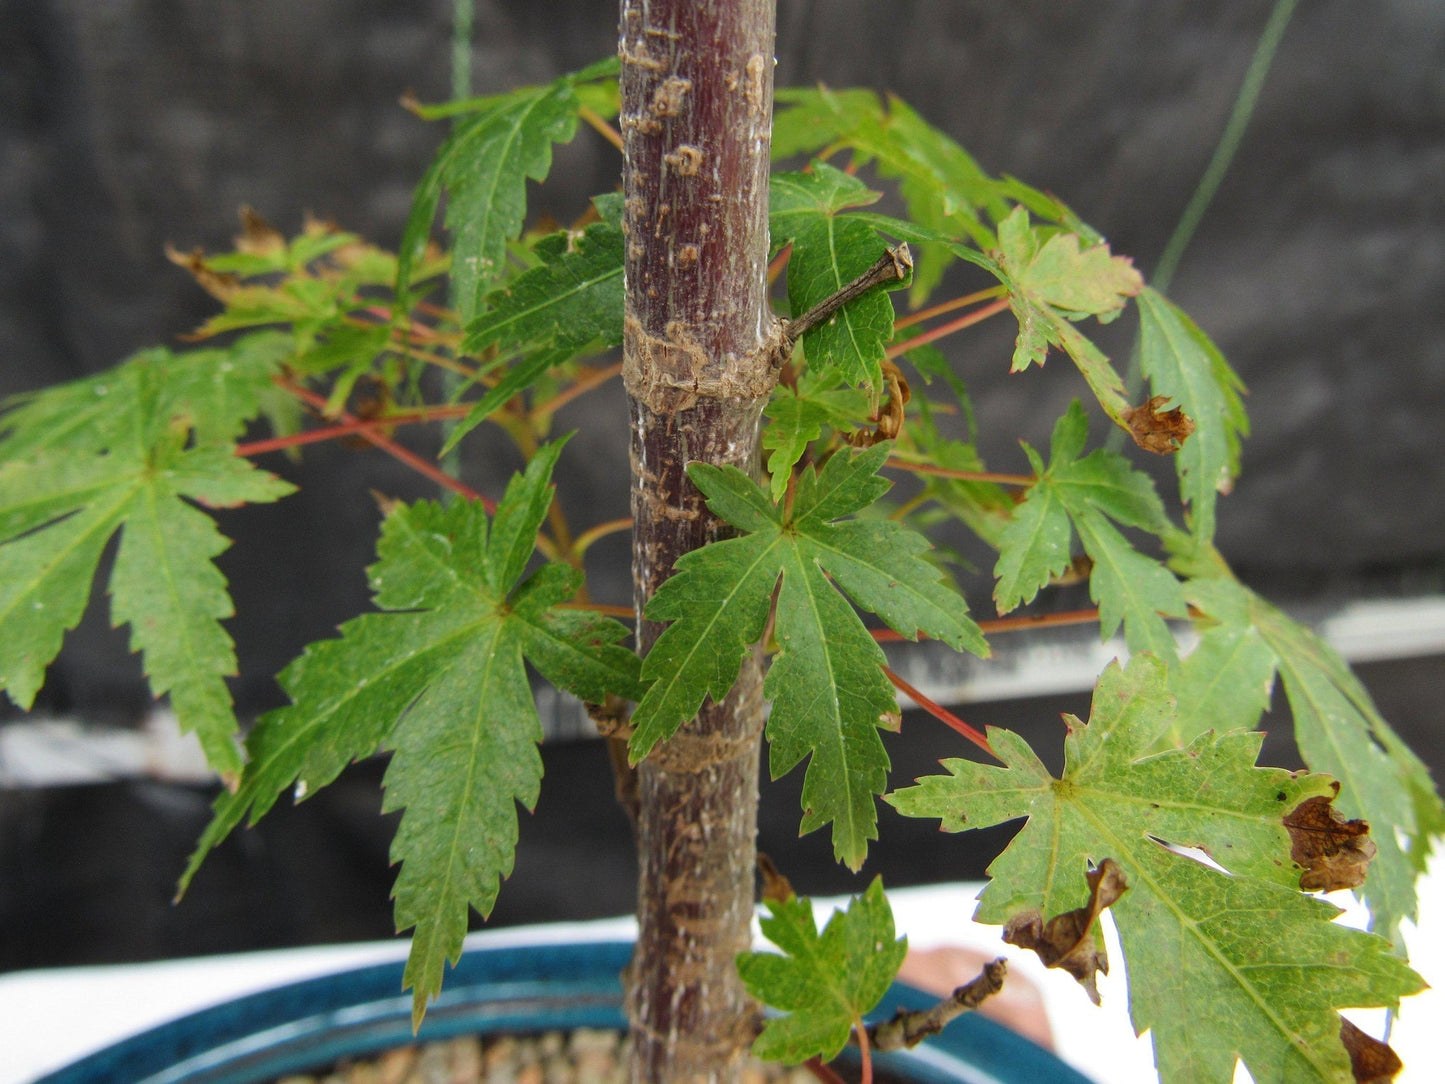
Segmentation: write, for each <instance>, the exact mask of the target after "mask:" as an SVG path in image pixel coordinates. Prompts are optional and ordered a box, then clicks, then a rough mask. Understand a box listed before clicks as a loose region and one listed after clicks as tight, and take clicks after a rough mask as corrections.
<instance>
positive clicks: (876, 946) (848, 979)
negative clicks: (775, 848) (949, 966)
mask: <svg viewBox="0 0 1445 1084" xmlns="http://www.w3.org/2000/svg"><path fill="white" fill-rule="evenodd" d="M768 910H769V911H770V912H772V917H771V918H764V919H763V920H762V929H763V936H764V937H766V938H767V939H768V940H769V941H771V942H772V943H773V944H775V945H777V946H778V948H780V949H782V950H783V953H784V955H777V954H775V953H769V952H745V953H742V954H741V955H740V956H739V957H738V973H739V974H740V975H741V976H742V980H743V985H744V986H745V987H746V988H747V991H748V993H749V994H751V995H752V996H753V997H755V998H757V999H758V1000H759V1001H761V1002H762V1003H763V1004H765V1005H768V1006H770V1007H772V1008H774V1009H778V1010H781V1011H782V1012H783V1013H784V1014H786V1015H783V1016H777V1017H773V1018H771V1019H769V1020H768V1021H767V1022H766V1023H765V1024H764V1025H763V1032H762V1034H761V1035H759V1036H758V1038H757V1041H756V1042H754V1043H753V1053H754V1054H755V1055H756V1056H758V1057H760V1058H764V1059H766V1060H768V1061H780V1062H785V1063H787V1064H790V1065H798V1064H801V1063H802V1062H805V1061H807V1060H808V1059H809V1058H821V1059H822V1060H823V1061H831V1060H832V1059H833V1058H835V1057H837V1056H838V1053H839V1051H841V1050H842V1049H843V1047H844V1046H845V1045H846V1044H847V1042H848V1035H849V1033H850V1032H851V1031H852V1030H853V1029H854V1028H855V1027H858V1028H861V1027H862V1026H863V1017H864V1015H865V1014H866V1013H869V1012H871V1011H872V1010H873V1009H874V1008H875V1007H876V1006H877V1004H878V1002H880V1001H881V1000H883V995H884V994H885V993H887V992H888V987H889V985H890V984H891V983H892V982H893V978H894V976H895V975H897V974H898V969H899V967H901V966H902V964H903V957H904V956H905V955H906V954H907V952H908V939H907V938H906V937H900V938H898V939H896V940H895V939H894V936H893V935H894V929H893V910H892V908H890V907H889V906H888V900H887V898H886V897H885V896H884V895H883V881H882V880H881V879H880V878H876V877H875V878H874V879H873V883H872V884H870V885H869V886H868V889H867V891H866V892H864V893H863V894H862V895H861V896H858V897H856V898H854V899H853V900H852V902H850V903H849V904H848V909H847V910H846V911H835V912H834V913H833V916H832V917H831V918H829V919H828V924H827V925H826V926H825V927H824V928H823V931H822V933H821V934H819V932H818V927H817V925H816V923H815V922H814V919H813V905H812V904H811V903H810V902H809V901H808V900H806V899H800V898H799V897H797V896H789V897H788V898H787V899H786V900H776V899H769V900H768Z"/></svg>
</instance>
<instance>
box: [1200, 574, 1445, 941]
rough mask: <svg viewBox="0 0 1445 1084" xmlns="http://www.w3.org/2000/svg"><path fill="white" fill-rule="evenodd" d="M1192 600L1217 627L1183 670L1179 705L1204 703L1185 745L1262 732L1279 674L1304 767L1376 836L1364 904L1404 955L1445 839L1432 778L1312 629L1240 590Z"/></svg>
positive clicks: (1214, 590) (1225, 588)
mask: <svg viewBox="0 0 1445 1084" xmlns="http://www.w3.org/2000/svg"><path fill="white" fill-rule="evenodd" d="M1189 597H1190V601H1191V602H1192V603H1193V604H1194V605H1195V606H1196V607H1197V608H1198V609H1199V610H1200V611H1201V613H1202V614H1204V615H1205V616H1206V619H1207V621H1208V624H1207V625H1206V627H1205V630H1204V632H1203V635H1202V636H1201V638H1200V644H1199V647H1198V648H1196V649H1195V652H1194V654H1192V655H1191V656H1190V657H1189V658H1188V659H1186V660H1185V663H1184V679H1183V684H1182V685H1181V686H1180V688H1179V691H1180V695H1181V697H1185V696H1195V697H1198V698H1199V701H1200V703H1199V704H1198V705H1190V704H1189V701H1188V700H1183V701H1182V702H1183V703H1185V704H1186V705H1188V708H1187V709H1186V710H1187V711H1188V714H1187V716H1186V720H1187V721H1186V722H1185V725H1184V726H1183V727H1182V728H1181V733H1182V734H1183V735H1184V736H1186V737H1187V736H1188V735H1189V734H1191V733H1192V732H1195V731H1197V730H1199V729H1200V728H1201V727H1203V726H1204V725H1205V724H1206V722H1207V720H1210V719H1212V720H1213V722H1212V724H1210V725H1214V726H1219V727H1232V726H1252V725H1253V724H1254V721H1256V720H1257V719H1258V718H1259V714H1260V711H1261V710H1262V709H1263V707H1264V706H1265V705H1266V704H1267V703H1268V700H1269V689H1270V686H1271V684H1272V682H1273V678H1274V674H1275V673H1276V672H1278V674H1279V676H1280V678H1281V679H1282V681H1283V684H1284V691H1285V695H1286V697H1287V698H1288V700H1289V705H1290V711H1291V714H1292V715H1293V716H1294V727H1295V740H1296V742H1297V743H1298V745H1299V750H1300V755H1301V756H1302V757H1303V758H1304V761H1305V763H1306V764H1308V765H1309V766H1310V768H1311V769H1313V770H1315V771H1322V772H1328V773H1329V774H1330V775H1332V776H1334V777H1335V778H1337V779H1339V780H1340V782H1341V783H1342V784H1343V790H1342V791H1341V793H1340V797H1339V799H1338V801H1337V802H1336V803H1335V804H1336V805H1337V806H1338V808H1339V810H1340V812H1341V814H1343V815H1344V816H1346V817H1352V818H1353V817H1358V818H1361V819H1363V820H1366V821H1368V822H1369V823H1370V824H1371V825H1373V826H1376V827H1377V829H1378V830H1377V831H1376V832H1375V833H1374V836H1373V838H1374V841H1375V845H1376V847H1377V848H1378V854H1377V855H1376V857H1375V861H1374V862H1373V863H1372V865H1371V866H1370V871H1369V875H1368V877H1367V878H1366V880H1365V884H1364V887H1363V889H1362V890H1361V893H1360V894H1361V895H1362V896H1363V898H1364V900H1365V903H1366V904H1367V905H1368V906H1369V908H1370V915H1371V920H1372V921H1371V927H1372V928H1373V929H1375V930H1376V931H1378V932H1379V933H1380V934H1382V935H1383V936H1385V937H1387V938H1389V939H1390V940H1391V941H1393V942H1395V943H1396V944H1399V941H1400V938H1399V924H1400V922H1401V920H1403V919H1407V918H1408V919H1414V918H1415V917H1416V912H1417V909H1418V907H1417V901H1416V895H1415V879H1416V877H1417V876H1418V874H1419V873H1420V871H1422V870H1423V869H1424V865H1425V859H1426V858H1427V857H1428V856H1429V853H1430V850H1431V844H1432V839H1433V837H1435V836H1438V835H1440V834H1442V832H1445V806H1442V803H1441V801H1440V798H1439V796H1438V795H1437V794H1436V791H1435V787H1434V784H1433V783H1432V782H1431V780H1430V772H1429V769H1428V768H1426V767H1425V765H1424V764H1423V763H1422V762H1421V761H1420V759H1419V757H1417V756H1416V755H1415V754H1414V753H1413V752H1411V751H1410V750H1409V748H1408V747H1406V745H1405V743H1404V742H1403V741H1401V739H1400V737H1399V735H1398V734H1396V733H1395V731H1394V730H1393V729H1392V728H1391V727H1390V725H1389V724H1388V723H1387V722H1386V721H1385V720H1384V719H1383V718H1382V717H1381V715H1380V713H1379V710H1378V709H1377V708H1376V707H1375V705H1374V702H1373V701H1372V700H1371V699H1370V695H1369V693H1368V692H1367V691H1366V690H1365V688H1364V686H1363V685H1361V684H1360V682H1359V680H1358V679H1357V678H1356V677H1355V676H1354V674H1353V673H1351V672H1350V669H1349V667H1348V666H1347V665H1346V664H1345V662H1344V660H1343V659H1341V658H1340V657H1339V655H1338V654H1336V653H1335V651H1334V650H1333V649H1332V648H1331V647H1330V646H1329V645H1328V644H1326V643H1325V642H1324V641H1323V640H1322V639H1320V638H1319V637H1318V636H1317V635H1315V634H1314V633H1313V632H1311V631H1310V630H1309V629H1307V628H1305V627H1304V626H1303V625H1300V624H1299V623H1298V622H1296V621H1293V620H1292V619H1290V618H1289V617H1287V616H1286V615H1285V614H1283V613H1281V612H1280V611H1279V610H1277V609H1276V608H1275V607H1273V606H1271V605H1269V603H1267V602H1265V601H1264V600H1263V599H1261V598H1260V597H1259V596H1258V595H1256V594H1254V593H1253V592H1252V591H1250V590H1248V589H1247V588H1245V587H1243V586H1241V585H1240V584H1238V583H1236V582H1235V581H1233V580H1230V579H1223V578H1214V579H1206V580H1194V581H1191V582H1190V585H1189ZM1201 653H1203V654H1201ZM1196 657H1199V659H1200V661H1199V663H1198V664H1197V668H1196V667H1195V666H1194V665H1192V664H1193V663H1194V661H1195V659H1196ZM1205 712H1208V713H1210V714H1208V715H1205V714H1204V713H1205ZM1386 826H1388V827H1386ZM1402 838H1403V839H1404V841H1405V843H1404V844H1402V843H1401V839H1402Z"/></svg>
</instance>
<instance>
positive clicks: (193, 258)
mask: <svg viewBox="0 0 1445 1084" xmlns="http://www.w3.org/2000/svg"><path fill="white" fill-rule="evenodd" d="M166 259H168V260H170V261H171V263H173V264H175V265H176V266H177V267H184V268H185V269H186V270H187V271H189V272H190V273H191V276H192V277H193V278H194V279H195V280H196V282H197V283H199V284H200V287H201V289H203V290H205V291H206V293H208V294H210V295H211V296H212V297H214V298H215V299H216V300H217V301H219V302H221V303H222V304H224V303H226V302H227V301H229V300H230V299H231V297H232V296H234V295H235V293H236V291H237V290H238V289H240V287H241V280H240V279H239V278H237V277H236V276H235V275H233V274H231V273H230V272H229V271H228V272H224V273H222V272H218V271H212V270H211V269H210V268H209V267H207V266H206V254H205V252H203V251H202V250H201V249H199V248H193V249H191V251H190V252H181V251H180V250H179V249H177V248H174V247H173V246H171V245H169V244H167V245H166Z"/></svg>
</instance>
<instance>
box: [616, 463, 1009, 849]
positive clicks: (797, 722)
mask: <svg viewBox="0 0 1445 1084" xmlns="http://www.w3.org/2000/svg"><path fill="white" fill-rule="evenodd" d="M887 454H888V447H887V445H883V444H880V445H878V446H877V447H876V448H872V449H869V450H868V451H866V452H863V453H861V454H858V455H848V454H846V453H839V454H837V455H834V456H833V457H832V458H831V459H829V460H828V462H827V464H826V465H825V466H824V468H823V470H822V472H821V473H815V472H814V471H812V470H811V469H809V470H805V471H803V473H802V474H801V475H800V476H799V479H798V484H797V488H796V492H795V493H794V497H793V505H792V509H791V511H785V510H784V509H783V508H781V507H779V506H778V505H777V504H776V503H775V502H773V501H772V500H770V499H769V498H768V495H767V493H766V492H765V491H764V490H763V489H761V488H760V487H759V486H758V485H757V484H756V483H755V482H753V481H752V480H751V479H749V478H748V477H747V476H746V475H744V474H743V473H742V472H741V471H738V470H736V469H735V468H726V469H722V470H720V469H718V468H716V467H712V466H708V465H706V464H701V463H694V464H692V465H690V466H689V467H688V475H689V477H690V478H692V480H693V482H694V484H696V485H697V487H698V489H700V490H701V491H702V492H703V494H704V495H705V496H706V497H707V498H708V507H709V508H711V509H712V510H713V512H714V513H716V514H717V515H719V516H721V517H722V518H723V519H725V520H727V521H728V522H729V523H731V524H732V525H733V526H735V527H737V528H738V529H739V530H741V531H743V532H745V533H744V534H742V535H741V536H740V537H738V538H732V539H728V540H725V541H722V542H716V543H713V544H712V545H709V546H706V547H704V548H703V549H700V550H696V551H694V552H693V553H690V554H688V555H687V556H685V557H683V558H682V559H681V560H680V561H678V563H677V572H676V574H675V575H674V576H673V577H672V578H671V579H669V580H668V581H667V582H666V583H665V584H664V585H663V586H662V587H661V588H660V589H659V590H658V592H657V593H656V594H655V595H654V596H653V598H652V600H651V601H650V602H649V603H648V606H647V611H646V612H647V617H648V619H649V620H653V621H671V622H672V624H671V625H669V626H668V627H667V628H666V629H665V630H664V631H663V633H662V635H661V636H660V637H659V638H658V640H657V642H656V643H655V644H654V645H653V648H652V650H651V651H650V652H649V653H648V656H647V658H646V659H645V660H644V662H643V664H642V676H643V679H644V680H651V681H652V684H651V686H650V687H649V688H648V690H647V694H646V695H645V696H644V697H643V698H642V702H641V703H640V704H639V705H638V707H637V710H636V711H635V712H634V713H633V716H632V721H633V725H634V727H635V728H636V729H635V732H634V734H633V737H632V743H631V756H632V758H633V760H634V761H636V760H640V759H642V757H643V756H645V755H646V754H647V752H648V750H650V749H651V748H652V747H653V746H654V745H655V744H657V743H658V742H659V741H662V740H664V739H666V738H668V737H670V736H671V735H672V734H673V733H674V732H675V731H676V730H677V728H678V727H679V726H681V725H682V724H683V723H685V722H686V721H687V720H689V719H691V718H692V717H693V716H694V715H696V714H697V710H698V708H699V707H700V706H701V704H702V701H703V697H705V696H711V697H712V698H713V699H714V700H721V699H722V697H723V696H724V695H725V694H726V693H727V691H728V689H730V688H731V687H732V684H733V682H734V681H735V680H737V675H738V669H739V667H740V666H741V664H742V659H743V656H744V655H746V654H747V653H748V652H749V651H750V650H751V649H752V645H754V644H755V643H757V641H758V640H759V638H760V637H761V636H762V634H763V628H764V625H765V624H766V622H767V618H768V613H769V610H770V608H771V603H772V597H773V591H774V588H775V587H776V588H777V592H778V595H777V612H776V621H775V625H774V636H775V638H776V640H777V643H778V645H779V648H780V651H779V654H778V656H777V658H776V659H775V660H774V662H773V664H772V666H771V667H770V669H769V670H768V676H767V680H766V682H765V683H764V685H763V692H764V695H766V696H767V697H769V698H770V699H771V700H772V701H773V708H772V712H771V714H770V715H769V717H768V725H767V736H768V740H769V742H770V755H769V766H770V769H771V771H772V775H773V778H774V779H776V778H778V777H779V776H782V775H783V774H785V773H787V772H788V771H790V770H792V768H793V767H795V766H796V765H797V764H798V763H799V761H801V760H802V759H803V758H804V757H806V756H809V755H810V754H811V760H810V762H809V764H808V769H807V774H806V775H805V777H804V781H803V810H804V812H803V822H802V831H804V832H810V831H812V830H813V829H815V828H818V827H821V826H822V825H824V824H827V823H829V822H831V823H832V824H833V849H834V851H835V853H836V854H837V855H838V857H839V859H840V860H841V861H844V862H846V863H847V864H848V865H849V866H851V867H852V868H854V869H857V868H858V866H859V865H860V864H861V863H862V861H863V856H864V854H865V853H866V851H867V847H868V840H870V839H875V838H877V828H876V823H877V809H876V808H875V802H874V797H875V796H876V795H878V794H881V793H882V790H883V787H884V785H885V784H886V779H887V772H888V755H887V753H885V752H884V749H883V743H882V741H881V740H880V739H879V737H878V728H879V727H880V726H894V725H896V723H895V720H896V718H897V703H896V700H895V698H894V692H893V688H892V686H891V685H890V684H889V682H888V680H887V678H886V677H885V676H884V674H883V669H882V668H883V666H884V664H885V660H884V657H883V652H882V651H881V649H880V648H879V647H878V645H877V643H876V642H875V641H874V639H873V637H872V636H871V635H870V634H869V633H868V631H867V629H866V628H864V626H863V623H862V621H861V620H859V618H858V615H857V613H856V612H855V611H854V609H853V607H852V606H850V605H849V604H848V602H847V601H846V600H845V599H844V597H843V596H842V595H841V594H840V593H839V590H840V589H841V590H842V591H844V592H846V593H847V595H848V596H849V597H850V598H851V599H852V600H853V601H854V602H855V603H857V604H858V605H859V606H861V607H863V608H864V609H867V610H871V611H873V612H874V613H876V614H877V615H878V616H879V617H881V618H882V619H883V620H884V621H885V622H887V623H888V625H889V626H891V627H892V628H894V629H896V630H897V631H898V632H900V633H902V634H903V635H904V636H907V637H908V638H909V639H916V638H917V636H918V634H919V633H920V632H921V633H924V634H926V635H928V636H931V637H933V638H934V639H937V640H942V641H944V642H945V643H947V644H949V645H950V646H952V647H953V648H955V649H956V650H965V649H966V650H969V651H973V652H975V653H976V654H979V655H985V654H987V651H988V648H987V645H986V644H985V643H984V640H983V636H982V634H981V633H980V632H979V630H978V626H977V625H975V624H974V623H973V621H972V620H971V619H970V618H969V617H968V616H967V605H966V603H965V602H964V600H963V598H962V597H961V596H959V595H958V594H956V593H955V592H954V591H952V590H950V589H949V588H948V587H946V586H945V585H944V584H943V583H941V582H940V578H939V572H938V569H937V568H935V567H934V566H932V565H930V564H929V563H928V562H927V561H925V560H924V559H923V557H922V554H923V553H924V552H926V551H927V550H928V549H929V545H928V541H927V540H926V539H925V538H923V536H921V535H919V534H916V533H915V532H913V531H910V530H908V529H907V528H905V527H903V526H902V525H900V524H897V523H893V522H890V521H887V520H859V519H852V520H846V521H843V522H834V521H835V520H838V518H839V517H842V516H847V515H850V514H852V513H855V512H858V511H860V510H862V509H863V508H865V507H867V506H868V505H869V504H871V503H873V502H874V501H875V500H877V499H878V498H879V497H880V496H881V495H882V494H883V493H884V492H885V491H886V490H887V489H888V487H889V483H888V482H887V481H886V480H884V479H882V478H879V477H878V476H877V471H878V469H879V467H881V466H882V463H883V460H884V459H885V458H886V457H887ZM780 578H781V581H782V582H781V584H779V579H780Z"/></svg>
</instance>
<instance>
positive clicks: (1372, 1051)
mask: <svg viewBox="0 0 1445 1084" xmlns="http://www.w3.org/2000/svg"><path fill="white" fill-rule="evenodd" d="M1340 1042H1342V1043H1344V1044H1345V1051H1346V1052H1347V1053H1348V1054H1349V1055H1350V1071H1351V1072H1352V1073H1353V1074H1354V1077H1355V1080H1356V1082H1357V1084H1390V1081H1392V1080H1394V1079H1395V1077H1396V1075H1397V1074H1398V1073H1399V1072H1400V1070H1401V1069H1403V1068H1404V1066H1403V1065H1402V1064H1401V1062H1400V1056H1399V1055H1398V1054H1396V1053H1395V1052H1394V1051H1393V1050H1391V1049H1390V1047H1389V1044H1388V1043H1382V1042H1380V1040H1379V1039H1376V1038H1375V1037H1374V1036H1371V1035H1366V1034H1365V1033H1364V1032H1363V1031H1361V1030H1360V1029H1359V1028H1357V1027H1355V1025H1354V1024H1352V1023H1350V1022H1349V1021H1348V1020H1346V1019H1345V1018H1344V1017H1340Z"/></svg>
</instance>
